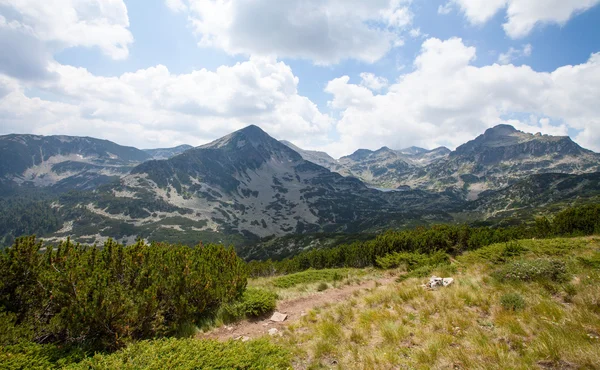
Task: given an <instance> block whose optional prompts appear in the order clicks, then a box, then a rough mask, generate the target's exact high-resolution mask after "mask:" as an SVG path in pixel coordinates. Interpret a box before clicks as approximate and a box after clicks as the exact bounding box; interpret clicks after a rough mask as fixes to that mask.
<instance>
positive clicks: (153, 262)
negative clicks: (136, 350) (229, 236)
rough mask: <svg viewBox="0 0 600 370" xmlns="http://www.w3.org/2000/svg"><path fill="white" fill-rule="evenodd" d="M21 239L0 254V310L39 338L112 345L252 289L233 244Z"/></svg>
mask: <svg viewBox="0 0 600 370" xmlns="http://www.w3.org/2000/svg"><path fill="white" fill-rule="evenodd" d="M41 250H42V244H41V242H38V241H36V240H35V238H34V237H31V238H21V239H18V240H16V241H15V244H14V245H13V246H12V247H11V248H8V249H7V250H5V251H3V252H2V253H0V271H2V273H3V278H2V279H1V280H0V309H4V310H5V311H7V312H9V313H12V314H14V315H15V318H16V322H18V323H19V324H20V326H22V327H28V328H30V329H31V330H32V334H31V338H32V339H33V340H34V341H36V342H45V343H47V342H52V343H75V344H81V345H83V346H90V347H92V348H97V349H114V348H118V347H120V346H122V345H123V344H124V343H125V342H127V341H128V340H131V339H146V338H153V337H156V336H165V335H172V334H176V333H177V331H178V330H179V329H180V328H181V327H182V325H184V324H186V323H190V322H193V321H196V320H198V319H200V318H201V317H203V316H205V315H208V314H210V313H211V312H215V311H216V310H217V309H218V307H219V306H220V305H221V304H222V302H225V301H231V300H233V299H236V298H237V297H239V296H240V295H241V294H242V292H243V291H244V289H245V287H246V282H247V278H246V277H247V272H246V269H245V265H244V263H243V261H242V260H240V259H239V258H238V257H237V255H236V254H235V252H234V251H233V249H227V248H224V247H223V246H220V245H204V246H203V245H200V246H197V247H195V248H189V247H186V246H175V245H168V244H152V245H148V244H146V243H144V242H143V241H139V242H137V243H136V244H134V245H131V246H123V245H120V244H117V243H115V242H114V241H112V240H109V241H108V242H106V243H105V244H104V246H103V247H102V248H97V247H95V246H94V247H88V246H83V245H79V244H73V243H71V242H70V241H69V240H67V241H65V242H62V243H60V244H59V245H58V246H57V247H52V246H48V247H47V248H46V250H45V252H43V253H42V252H41Z"/></svg>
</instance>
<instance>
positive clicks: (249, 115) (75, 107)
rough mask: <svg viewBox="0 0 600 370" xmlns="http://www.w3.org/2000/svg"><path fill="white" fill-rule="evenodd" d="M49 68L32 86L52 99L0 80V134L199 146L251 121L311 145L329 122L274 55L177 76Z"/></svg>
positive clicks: (161, 71)
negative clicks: (0, 95) (109, 74)
mask: <svg viewBox="0 0 600 370" xmlns="http://www.w3.org/2000/svg"><path fill="white" fill-rule="evenodd" d="M49 69H50V70H51V71H52V72H53V73H55V74H56V75H57V76H58V77H57V78H56V79H53V80H47V81H44V82H41V83H39V84H38V85H37V88H38V89H39V90H41V91H43V92H44V93H45V94H44V96H50V97H52V99H47V100H46V99H42V98H39V97H31V96H28V95H27V94H25V89H24V88H23V87H22V86H20V85H19V84H18V83H16V81H15V80H11V79H8V78H4V79H3V80H0V92H1V91H2V90H3V89H2V88H3V87H4V90H5V96H4V98H3V99H2V100H1V101H0V120H2V122H3V125H2V131H4V132H3V133H8V132H34V133H39V134H58V133H62V134H71V135H89V136H102V137H103V138H106V139H110V140H114V141H117V142H120V143H123V142H124V140H126V144H129V145H136V146H138V147H161V146H168V145H173V144H174V143H183V142H186V143H191V144H201V143H205V142H208V141H210V140H212V139H214V138H216V137H218V136H221V135H225V134H227V133H229V132H231V131H233V130H235V129H239V128H241V127H244V126H246V125H249V124H257V125H260V126H261V127H263V128H264V129H265V130H267V131H268V132H270V133H271V134H273V135H275V136H276V137H282V136H283V135H285V136H286V137H288V138H289V137H294V138H296V139H297V141H298V142H299V143H302V144H308V143H309V142H310V143H312V145H317V144H318V143H319V141H320V140H321V141H322V140H325V139H326V135H327V133H328V131H329V130H330V129H331V126H332V120H331V118H330V117H329V116H327V115H325V114H322V113H321V112H319V110H318V108H317V107H316V105H315V104H313V103H312V102H311V101H310V100H309V99H307V98H306V97H303V96H300V95H299V94H298V90H297V85H298V78H297V77H296V76H294V74H293V72H292V70H291V68H290V67H289V66H288V65H286V64H285V63H282V62H277V61H276V60H274V59H272V58H259V57H253V58H251V59H250V60H249V61H246V62H243V63H238V64H235V65H233V66H222V67H219V68H218V69H217V70H215V71H208V70H205V69H202V70H197V71H193V72H191V73H188V74H180V75H177V74H173V73H171V72H170V71H169V70H168V69H167V67H165V66H162V65H159V66H156V67H152V68H147V69H142V70H138V71H136V72H133V73H125V74H123V75H121V76H119V77H102V76H95V75H93V74H91V73H90V72H89V71H87V70H86V69H84V68H76V67H72V66H65V65H61V64H58V63H52V64H51V65H50V67H49ZM6 91H8V92H6Z"/></svg>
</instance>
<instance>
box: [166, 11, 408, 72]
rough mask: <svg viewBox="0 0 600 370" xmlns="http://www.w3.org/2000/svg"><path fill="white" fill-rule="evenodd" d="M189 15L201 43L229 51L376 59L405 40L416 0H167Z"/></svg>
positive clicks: (331, 60)
mask: <svg viewBox="0 0 600 370" xmlns="http://www.w3.org/2000/svg"><path fill="white" fill-rule="evenodd" d="M166 1H167V5H168V6H169V7H170V8H171V9H173V10H175V11H185V12H187V13H188V15H189V18H190V20H191V24H192V27H193V29H194V30H195V32H196V33H197V34H198V35H199V37H200V42H199V44H200V45H201V46H207V47H217V48H220V49H223V50H225V51H226V52H228V53H230V54H243V55H275V56H277V57H289V58H303V59H310V60H312V61H314V62H315V63H317V64H335V63H337V62H339V61H341V60H344V59H357V60H360V61H364V62H367V63H373V62H375V61H377V60H379V59H381V58H382V57H383V56H385V55H386V54H387V53H388V51H390V49H391V48H393V47H395V46H400V45H402V44H403V42H402V38H401V37H400V33H401V31H402V30H404V29H406V28H408V26H410V24H411V23H412V18H413V14H412V12H411V11H410V9H409V4H410V2H411V0H371V1H363V0H306V1H281V0H254V1H245V0H166Z"/></svg>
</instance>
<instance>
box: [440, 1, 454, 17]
mask: <svg viewBox="0 0 600 370" xmlns="http://www.w3.org/2000/svg"><path fill="white" fill-rule="evenodd" d="M450 12H452V2H451V1H449V2H447V3H446V4H444V5H440V6H438V14H442V15H446V14H450Z"/></svg>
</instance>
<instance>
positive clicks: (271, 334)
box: [269, 328, 279, 336]
mask: <svg viewBox="0 0 600 370" xmlns="http://www.w3.org/2000/svg"><path fill="white" fill-rule="evenodd" d="M277 333H279V330H277V329H275V328H271V329H269V335H270V336H273V335H277Z"/></svg>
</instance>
